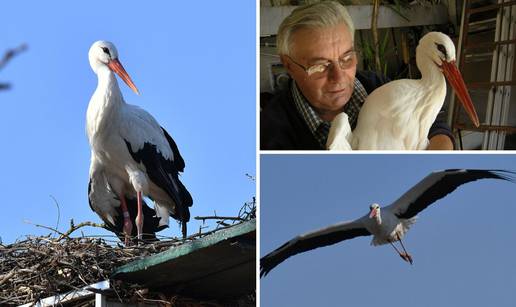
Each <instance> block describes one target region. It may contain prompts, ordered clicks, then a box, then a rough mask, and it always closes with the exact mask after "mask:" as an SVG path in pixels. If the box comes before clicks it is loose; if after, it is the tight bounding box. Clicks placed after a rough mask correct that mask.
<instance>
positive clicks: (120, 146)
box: [86, 41, 193, 244]
mask: <svg viewBox="0 0 516 307" xmlns="http://www.w3.org/2000/svg"><path fill="white" fill-rule="evenodd" d="M88 56H89V61H90V65H91V68H92V69H93V71H94V72H95V73H96V74H97V77H98V84H97V88H96V90H95V92H94V93H93V96H92V97H91V100H90V103H89V105H88V110H87V114H86V130H87V134H88V140H89V143H90V147H91V154H92V157H91V164H90V192H89V200H90V206H91V207H92V208H93V209H94V210H95V211H96V212H97V213H98V214H99V215H100V216H101V218H103V219H104V220H105V221H106V220H108V221H110V222H114V221H115V219H114V218H113V217H116V216H118V214H119V213H117V212H119V211H120V210H108V209H109V206H111V207H120V209H121V212H122V216H123V226H122V229H123V232H124V234H125V242H126V244H127V243H128V242H129V237H130V236H131V234H132V233H133V229H132V225H133V222H132V221H131V218H135V217H134V216H131V214H130V213H131V212H134V211H136V220H135V224H136V228H137V236H138V239H139V240H140V239H142V234H143V230H144V228H146V225H150V226H149V227H150V228H148V229H151V230H153V231H158V230H160V229H162V228H163V227H166V226H167V225H168V218H169V216H172V217H173V218H175V219H176V220H178V221H179V222H180V223H181V224H182V233H183V237H186V233H187V229H186V223H187V222H188V220H189V219H190V210H189V207H190V206H192V203H193V201H192V197H191V195H190V193H189V192H188V190H187V189H186V188H185V186H184V185H183V184H182V183H181V181H180V180H179V172H183V170H184V167H185V162H184V160H183V158H182V157H181V155H180V153H179V149H178V147H177V145H176V143H175V142H174V140H173V139H172V137H171V136H170V135H169V134H168V133H167V131H166V130H165V129H163V128H162V127H161V126H160V125H159V123H158V122H157V121H156V120H155V119H154V117H152V115H150V114H149V113H148V112H146V111H145V110H143V109H141V108H139V107H137V106H134V105H130V104H127V103H126V102H125V101H124V98H123V97H122V93H121V92H120V88H119V87H118V83H117V80H116V77H115V74H117V75H118V76H119V77H120V78H121V79H122V80H123V81H124V82H125V83H126V84H127V85H128V86H129V87H130V88H131V89H132V90H133V91H134V92H135V93H137V94H138V90H137V88H136V86H135V85H134V83H133V81H132V80H131V78H130V77H129V75H128V74H127V72H126V71H125V69H124V67H123V66H122V64H121V63H120V61H119V60H118V51H117V49H116V48H115V46H114V45H113V44H112V43H110V42H107V41H97V42H95V43H93V45H92V46H91V48H90V50H89V54H88ZM92 183H93V185H92ZM95 193H100V194H95ZM113 194H114V195H116V199H117V200H118V201H106V199H109V197H110V195H111V196H112V195H113ZM106 196H107V198H106ZM144 196H147V197H149V198H150V199H152V200H153V201H154V205H155V206H154V207H155V209H154V210H152V209H150V208H148V207H147V206H146V205H145V204H144V200H143V197H144ZM111 198H112V197H111ZM135 198H136V203H137V209H136V210H131V209H129V205H130V204H129V203H128V200H131V199H135ZM103 201H104V203H101V202H103ZM106 208H108V209H106ZM144 208H145V210H144ZM147 209H150V210H151V211H149V210H147ZM106 212H109V214H106ZM154 215H155V217H154ZM110 216H111V218H110ZM149 216H150V217H151V219H152V221H150V222H151V223H150V224H145V222H144V219H147V218H148V217H149ZM154 218H156V219H158V223H157V224H156V220H155V219H154ZM115 224H116V222H115Z"/></svg>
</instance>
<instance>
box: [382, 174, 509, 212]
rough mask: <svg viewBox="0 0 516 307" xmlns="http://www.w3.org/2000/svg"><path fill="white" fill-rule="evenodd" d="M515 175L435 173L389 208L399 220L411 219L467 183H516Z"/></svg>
mask: <svg viewBox="0 0 516 307" xmlns="http://www.w3.org/2000/svg"><path fill="white" fill-rule="evenodd" d="M515 174H516V173H514V172H511V171H505V170H477V169H448V170H444V171H437V172H433V173H431V174H430V175H428V176H426V177H425V178H424V179H423V180H421V181H420V182H419V183H418V184H416V185H415V186H414V187H412V188H411V189H410V190H408V191H407V192H406V193H405V194H403V195H402V196H401V197H400V198H399V199H398V200H396V201H395V202H394V203H393V204H392V205H389V206H387V208H389V210H391V212H393V213H394V214H395V215H396V216H397V217H398V218H402V219H409V218H411V217H414V216H416V215H417V214H418V213H419V212H421V211H423V210H424V209H425V208H426V207H428V206H430V205H431V204H433V203H434V202H435V201H437V200H439V199H441V198H443V197H445V196H446V195H448V194H450V193H451V192H453V191H455V189H457V188H458V187H459V186H461V185H463V184H465V183H468V182H472V181H475V180H479V179H488V178H491V179H502V180H508V181H514V178H513V177H511V175H515Z"/></svg>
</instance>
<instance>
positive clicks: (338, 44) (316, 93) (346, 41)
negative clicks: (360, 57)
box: [281, 23, 356, 120]
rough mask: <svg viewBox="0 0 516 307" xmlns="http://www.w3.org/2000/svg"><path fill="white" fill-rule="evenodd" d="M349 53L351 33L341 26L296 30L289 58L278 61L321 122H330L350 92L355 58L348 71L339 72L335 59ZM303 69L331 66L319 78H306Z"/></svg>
mask: <svg viewBox="0 0 516 307" xmlns="http://www.w3.org/2000/svg"><path fill="white" fill-rule="evenodd" d="M352 50H353V41H352V38H351V34H350V33H349V30H348V28H347V26H346V25H345V24H343V23H342V24H339V25H337V26H334V27H327V28H319V29H309V28H306V29H300V30H297V31H296V32H295V33H294V34H293V35H292V37H291V44H290V51H291V52H290V57H289V56H285V55H282V56H281V59H282V62H283V64H284V66H285V67H286V69H287V71H288V72H289V74H290V75H291V77H292V78H293V79H294V80H295V81H296V83H297V85H298V86H299V89H300V90H301V92H302V93H303V95H304V96H305V97H306V98H307V99H308V101H309V102H310V104H311V105H312V107H313V108H314V109H315V111H316V112H317V113H318V114H319V116H321V118H322V119H324V120H332V119H333V117H334V116H335V115H336V114H338V113H339V112H341V111H342V109H343V107H344V105H345V104H346V103H347V102H348V100H349V98H350V97H351V94H352V92H353V82H354V80H355V72H356V57H355V56H354V55H353V56H354V57H353V62H352V65H351V66H350V67H349V68H346V69H341V68H340V67H339V64H338V63H339V59H342V58H343V57H346V55H349V52H350V51H352ZM294 61H295V62H297V63H299V64H301V65H302V66H304V67H305V68H308V67H311V66H313V65H316V64H325V63H331V65H330V66H329V67H328V68H327V73H325V74H323V75H322V76H320V75H319V76H316V78H314V75H311V76H309V75H308V74H307V73H306V71H305V70H304V69H303V68H302V67H300V66H299V65H297V64H295V63H294Z"/></svg>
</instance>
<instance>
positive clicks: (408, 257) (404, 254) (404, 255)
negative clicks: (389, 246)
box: [396, 234, 412, 264]
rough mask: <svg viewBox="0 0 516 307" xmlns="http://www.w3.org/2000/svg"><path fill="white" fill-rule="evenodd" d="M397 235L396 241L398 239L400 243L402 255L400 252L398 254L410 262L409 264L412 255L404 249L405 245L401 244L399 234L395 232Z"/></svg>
mask: <svg viewBox="0 0 516 307" xmlns="http://www.w3.org/2000/svg"><path fill="white" fill-rule="evenodd" d="M396 235H397V236H398V241H400V244H401V247H402V248H403V251H404V253H403V255H402V254H400V256H401V257H402V258H403V259H405V261H407V262H410V264H412V256H411V255H410V254H409V253H408V252H407V250H406V249H405V246H404V245H403V241H401V238H400V236H399V234H396Z"/></svg>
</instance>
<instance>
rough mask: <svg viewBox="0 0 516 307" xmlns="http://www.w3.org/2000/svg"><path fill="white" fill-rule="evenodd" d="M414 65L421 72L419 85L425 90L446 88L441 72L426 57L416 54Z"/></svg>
mask: <svg viewBox="0 0 516 307" xmlns="http://www.w3.org/2000/svg"><path fill="white" fill-rule="evenodd" d="M418 48H419V47H418ZM416 64H417V68H418V69H419V71H420V72H421V83H422V84H423V85H424V86H425V87H426V88H431V89H435V88H441V87H444V88H446V81H445V79H444V75H443V73H442V71H441V70H440V68H439V67H438V66H437V64H435V63H434V62H433V60H432V59H431V58H430V57H428V55H426V54H424V53H423V52H421V51H419V52H416Z"/></svg>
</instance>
